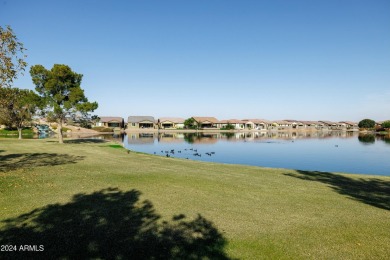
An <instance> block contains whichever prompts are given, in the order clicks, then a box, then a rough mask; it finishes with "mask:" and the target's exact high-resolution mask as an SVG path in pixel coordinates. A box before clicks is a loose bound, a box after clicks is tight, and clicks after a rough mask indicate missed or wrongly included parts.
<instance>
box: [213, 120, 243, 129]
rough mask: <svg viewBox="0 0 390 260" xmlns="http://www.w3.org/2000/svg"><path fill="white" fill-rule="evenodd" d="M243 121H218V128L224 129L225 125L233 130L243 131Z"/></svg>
mask: <svg viewBox="0 0 390 260" xmlns="http://www.w3.org/2000/svg"><path fill="white" fill-rule="evenodd" d="M245 123H246V122H245V121H243V120H238V119H228V120H221V121H219V124H220V128H222V127H226V126H227V125H233V126H234V129H236V130H242V129H245Z"/></svg>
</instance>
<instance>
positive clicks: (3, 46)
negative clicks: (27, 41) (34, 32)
mask: <svg viewBox="0 0 390 260" xmlns="http://www.w3.org/2000/svg"><path fill="white" fill-rule="evenodd" d="M25 50H26V49H25V48H24V47H23V44H22V43H21V42H19V41H18V38H17V37H16V35H15V34H14V32H13V31H12V29H11V27H10V26H9V25H8V26H7V27H6V28H5V29H3V28H2V27H1V26H0V88H2V87H11V85H12V83H13V81H14V80H15V79H17V78H18V74H19V73H21V74H22V75H23V71H24V70H25V68H26V66H27V63H26V62H25V61H24V59H25V58H26V57H27V55H25V54H23V52H24V51H25Z"/></svg>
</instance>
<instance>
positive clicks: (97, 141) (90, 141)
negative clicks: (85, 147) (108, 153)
mask: <svg viewBox="0 0 390 260" xmlns="http://www.w3.org/2000/svg"><path fill="white" fill-rule="evenodd" d="M105 142H106V141H105V140H103V139H89V138H85V139H82V138H81V139H71V140H65V141H64V143H67V144H100V143H105Z"/></svg>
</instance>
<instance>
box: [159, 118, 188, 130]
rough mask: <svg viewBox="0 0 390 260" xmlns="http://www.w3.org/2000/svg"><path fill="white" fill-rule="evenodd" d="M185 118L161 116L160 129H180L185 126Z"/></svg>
mask: <svg viewBox="0 0 390 260" xmlns="http://www.w3.org/2000/svg"><path fill="white" fill-rule="evenodd" d="M184 121H185V119H184V118H180V117H161V118H159V119H158V128H160V129H180V128H184Z"/></svg>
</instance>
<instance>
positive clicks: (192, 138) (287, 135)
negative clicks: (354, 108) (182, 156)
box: [127, 132, 356, 145]
mask: <svg viewBox="0 0 390 260" xmlns="http://www.w3.org/2000/svg"><path fill="white" fill-rule="evenodd" d="M354 136H356V135H354V134H353V133H351V132H315V133H313V132H307V133H302V132H239V133H224V132H222V133H204V132H198V133H182V132H172V133H129V134H128V137H127V143H128V144H130V145H131V144H147V143H149V144H153V143H154V142H158V143H180V142H183V143H188V144H213V143H216V142H218V141H219V140H223V141H232V142H235V141H244V142H247V141H254V142H255V141H261V140H262V139H264V140H266V139H282V140H296V139H311V138H318V139H325V138H334V137H340V138H353V137H354Z"/></svg>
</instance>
